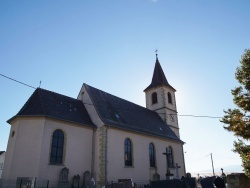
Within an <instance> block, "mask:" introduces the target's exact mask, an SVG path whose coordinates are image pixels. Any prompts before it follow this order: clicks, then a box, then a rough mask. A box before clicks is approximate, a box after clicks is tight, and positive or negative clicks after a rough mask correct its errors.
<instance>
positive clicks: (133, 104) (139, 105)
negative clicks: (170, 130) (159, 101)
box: [85, 84, 152, 112]
mask: <svg viewBox="0 0 250 188" xmlns="http://www.w3.org/2000/svg"><path fill="white" fill-rule="evenodd" d="M85 85H86V86H88V87H92V88H93V89H96V90H98V91H101V92H103V93H106V94H108V95H111V96H112V97H116V98H118V99H120V100H123V101H126V102H128V103H130V104H133V105H136V106H138V107H140V108H142V109H144V110H147V111H149V112H151V111H152V110H149V109H148V108H146V107H144V106H141V105H139V104H136V103H134V102H131V101H129V100H127V99H123V98H121V97H118V96H116V95H113V94H111V93H108V92H106V91H103V90H100V89H98V88H95V87H93V86H90V85H88V84H85ZM90 97H91V96H90ZM108 107H109V106H108ZM110 107H112V106H110ZM113 108H114V107H113ZM124 110H125V109H124ZM128 110H129V109H128Z"/></svg>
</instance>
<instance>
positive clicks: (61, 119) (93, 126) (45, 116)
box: [7, 115, 96, 128]
mask: <svg viewBox="0 0 250 188" xmlns="http://www.w3.org/2000/svg"><path fill="white" fill-rule="evenodd" d="M17 117H44V118H51V119H56V120H60V121H66V122H69V123H74V124H78V125H84V126H88V127H92V128H96V126H95V125H94V124H92V125H88V124H85V123H79V122H76V121H70V120H66V119H63V118H57V117H53V116H48V115H15V116H13V117H12V118H10V119H9V120H8V121H7V123H9V124H10V121H12V120H13V119H15V118H17Z"/></svg>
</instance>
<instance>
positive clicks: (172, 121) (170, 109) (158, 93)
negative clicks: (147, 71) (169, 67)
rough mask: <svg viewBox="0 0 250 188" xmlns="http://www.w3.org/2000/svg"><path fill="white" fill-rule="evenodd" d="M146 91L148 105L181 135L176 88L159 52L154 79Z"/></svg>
mask: <svg viewBox="0 0 250 188" xmlns="http://www.w3.org/2000/svg"><path fill="white" fill-rule="evenodd" d="M156 52H157V51H156ZM144 92H145V94H146V107H147V108H148V109H150V110H152V111H155V112H156V113H158V115H159V116H160V117H161V119H162V120H163V121H164V122H165V123H166V124H167V125H168V126H170V128H171V129H172V130H173V131H174V132H175V134H176V135H177V136H179V125H178V118H177V109H176V99H175V92H176V90H175V89H174V88H173V87H172V86H171V85H170V84H169V83H168V81H167V79H166V76H165V74H164V72H163V70H162V68H161V65H160V62H159V60H158V54H157V53H156V61H155V68H154V73H153V77H152V81H151V84H150V85H149V86H148V87H147V88H146V89H145V90H144Z"/></svg>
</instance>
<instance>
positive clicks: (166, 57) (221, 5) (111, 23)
mask: <svg viewBox="0 0 250 188" xmlns="http://www.w3.org/2000/svg"><path fill="white" fill-rule="evenodd" d="M249 7H250V2H249V1H248V0H241V1H234V0H227V1H226V0H224V1H223V0H222V1H216V0H209V1H198V0H189V1H187V0H176V1H170V0H123V1H121V0H117V1H114V0H113V1H111V0H105V1H101V0H99V1H97V0H91V1H90V0H85V1H83V0H82V1H80V0H75V1H65V0H60V1H59V0H55V1H47V0H43V1H41V0H38V1H28V0H26V1H0V67H1V69H0V74H3V75H6V76H8V77H11V78H14V79H16V80H19V81H21V82H24V83H26V84H29V85H31V86H34V87H38V86H39V82H40V81H42V83H41V87H42V88H44V89H48V90H51V91H54V92H58V93H60V94H64V95H67V96H70V97H74V98H76V97H77V95H78V92H79V90H80V88H81V86H82V84H83V83H87V84H89V85H92V86H94V87H97V88H99V89H101V90H104V91H106V92H108V93H111V94H113V95H116V96H118V97H121V98H123V99H126V100H129V101H132V102H134V103H136V104H139V105H141V106H145V95H144V93H143V90H144V89H145V88H146V87H147V86H148V85H149V84H150V82H151V78H152V74H153V68H154V63H155V49H158V50H159V51H158V54H159V61H160V63H161V66H162V68H163V70H164V72H165V75H166V77H167V79H168V81H169V83H170V84H171V85H172V86H173V87H174V88H175V89H176V90H177V92H176V99H177V108H178V113H179V115H197V116H199V115H207V116H216V117H221V116H223V110H224V109H227V108H229V107H234V105H233V103H232V95H231V89H232V88H234V87H235V86H237V82H236V81H235V78H234V72H235V69H236V67H237V66H239V60H240V57H241V55H242V54H243V53H244V49H246V48H249V44H250V37H249V33H250V25H249V20H250V13H249ZM0 86H1V92H0V102H1V113H0V126H1V129H0V150H6V146H7V141H8V134H9V129H10V125H9V124H8V123H6V121H7V120H8V119H9V118H11V117H12V116H14V115H15V114H16V113H17V112H18V111H19V110H20V108H21V107H22V106H23V104H24V103H25V102H26V100H27V99H28V98H29V96H30V95H31V94H32V93H33V91H34V89H32V88H29V87H26V86H24V85H21V84H18V83H16V82H13V81H11V80H8V79H6V78H4V77H0ZM179 126H180V134H181V139H182V140H183V141H185V142H186V144H185V145H184V150H185V152H186V153H185V159H186V169H187V171H190V172H193V171H200V170H204V169H211V161H210V158H209V156H208V157H205V156H207V155H208V154H210V153H213V158H214V166H215V167H217V168H221V167H225V166H228V165H240V164H241V160H240V158H239V156H238V155H237V154H235V153H233V152H232V151H231V150H232V148H233V141H234V140H236V139H237V138H235V137H234V136H233V134H232V133H229V132H227V131H225V130H224V129H223V124H221V123H220V122H219V120H218V119H216V118H198V117H197V118H194V117H186V116H179ZM226 170H227V169H226V168H225V172H226Z"/></svg>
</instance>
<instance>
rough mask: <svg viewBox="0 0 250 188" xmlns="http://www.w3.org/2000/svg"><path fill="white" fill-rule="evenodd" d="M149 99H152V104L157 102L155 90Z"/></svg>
mask: <svg viewBox="0 0 250 188" xmlns="http://www.w3.org/2000/svg"><path fill="white" fill-rule="evenodd" d="M151 101H152V104H156V103H158V96H157V93H156V92H153V93H152V95H151Z"/></svg>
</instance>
